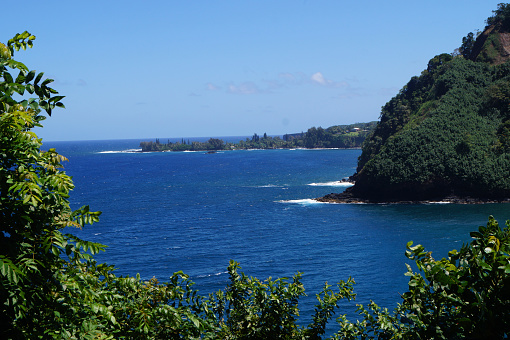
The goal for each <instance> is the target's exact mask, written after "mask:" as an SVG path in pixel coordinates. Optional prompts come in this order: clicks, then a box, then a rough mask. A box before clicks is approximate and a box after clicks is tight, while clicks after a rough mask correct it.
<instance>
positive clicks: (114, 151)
mask: <svg viewBox="0 0 510 340" xmlns="http://www.w3.org/2000/svg"><path fill="white" fill-rule="evenodd" d="M135 152H142V149H127V150H111V151H99V152H98V153H135Z"/></svg>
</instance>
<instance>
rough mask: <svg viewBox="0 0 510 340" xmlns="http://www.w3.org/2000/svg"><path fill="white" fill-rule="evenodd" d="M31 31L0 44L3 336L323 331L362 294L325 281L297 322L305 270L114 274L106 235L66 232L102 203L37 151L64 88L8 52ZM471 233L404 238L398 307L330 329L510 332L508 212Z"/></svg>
mask: <svg viewBox="0 0 510 340" xmlns="http://www.w3.org/2000/svg"><path fill="white" fill-rule="evenodd" d="M34 39H35V37H34V36H32V35H30V34H29V33H27V32H24V33H23V34H18V35H16V36H15V37H14V38H13V39H11V40H9V41H8V43H7V45H4V44H1V43H0V104H1V105H0V219H1V222H2V223H1V224H0V226H1V232H0V338H2V339H51V338H53V339H198V338H203V339H320V338H321V337H322V336H323V335H324V333H325V330H326V326H327V324H328V322H329V321H330V320H331V319H332V317H333V315H334V314H336V313H338V311H339V304H340V302H341V300H342V299H346V300H353V299H355V297H356V296H355V293H354V291H353V286H354V281H353V280H352V279H351V278H348V279H347V280H346V281H340V282H339V283H338V284H336V285H334V286H330V285H328V284H325V285H324V289H323V290H322V291H321V292H320V293H319V294H317V295H316V297H317V304H316V308H315V312H314V314H313V315H312V319H311V320H312V321H311V322H310V324H308V325H300V324H299V316H300V315H299V299H300V297H302V296H304V295H305V290H304V287H303V285H302V283H301V274H300V273H297V274H296V275H295V276H294V277H292V278H280V279H275V280H274V279H267V280H265V281H260V280H258V279H256V278H252V277H248V276H246V275H244V274H243V273H240V272H239V269H240V267H239V264H237V263H236V262H234V261H231V262H230V264H229V266H228V272H229V277H230V283H229V284H228V286H227V287H226V288H225V289H224V290H221V291H218V292H216V293H214V294H211V295H209V296H200V295H199V294H198V292H197V291H196V290H195V289H194V288H193V283H192V282H191V281H190V280H189V279H188V277H187V276H186V275H185V274H183V273H181V272H177V273H175V274H173V275H172V276H171V277H170V279H169V281H168V282H166V283H161V282H158V281H157V280H156V279H152V280H149V281H143V280H141V279H140V277H139V276H137V277H119V276H116V275H115V274H114V267H113V266H110V265H107V264H100V263H97V262H96V261H95V260H94V258H93V255H94V254H95V253H97V252H98V251H102V250H104V246H102V245H100V244H97V243H92V242H88V241H84V240H80V239H78V238H77V237H75V236H73V235H71V234H66V233H65V232H66V228H69V227H78V228H81V227H83V226H84V225H85V224H90V223H93V222H95V221H97V220H98V218H99V214H100V213H99V212H92V211H90V209H89V207H88V206H84V207H82V208H80V209H78V210H76V211H72V210H71V208H70V205H69V200H68V199H69V194H70V191H71V190H72V189H73V183H72V180H71V178H70V177H69V176H68V175H66V173H65V172H64V171H63V169H62V165H61V163H62V162H63V161H65V158H64V157H63V156H60V155H59V154H58V153H57V152H56V151H55V150H53V149H50V150H48V151H41V149H40V148H41V146H42V141H41V139H39V138H38V137H37V135H36V134H35V133H34V132H33V131H32V128H34V127H35V126H41V122H42V120H43V119H44V116H43V115H42V112H43V111H45V112H46V113H47V114H48V115H51V113H52V109H54V108H55V107H63V104H62V103H61V100H62V99H63V97H62V96H59V95H58V93H57V92H56V91H55V90H54V89H52V88H50V87H49V86H48V85H49V84H50V83H51V82H52V80H51V79H44V80H43V77H44V75H43V74H42V73H38V74H37V73H36V72H35V71H30V70H29V69H28V68H27V67H26V66H25V65H24V64H22V63H20V62H17V61H15V60H14V59H12V56H13V54H14V52H15V51H18V50H19V49H20V48H22V49H26V47H32V42H33V40H34ZM13 72H16V73H17V75H15V77H14V76H13V75H12V74H11V73H13ZM27 93H28V94H27ZM30 96H33V98H30V99H25V97H30ZM473 100H475V99H473ZM459 110H461V109H459ZM405 129H406V128H405V127H402V130H405ZM466 143H467V147H471V145H469V140H468V141H467V142H466ZM371 147H375V146H371ZM462 147H464V146H462ZM499 147H500V148H502V149H504V148H505V147H506V146H505V145H504V144H503V143H502V145H501V146H499ZM367 164H368V163H367ZM471 237H472V242H471V243H470V244H466V245H464V246H462V248H461V249H460V250H458V251H457V250H453V251H451V252H450V253H449V254H448V258H443V259H441V260H435V259H434V258H433V257H432V256H431V253H430V252H427V251H425V249H424V247H423V246H421V245H417V246H413V244H412V243H408V244H407V252H406V255H407V257H408V258H409V259H411V260H413V261H414V262H415V265H416V268H417V269H418V272H415V271H414V270H413V269H412V268H411V267H410V266H409V267H408V272H407V274H406V275H407V276H409V290H408V291H407V292H405V293H404V294H403V296H402V298H403V299H402V303H401V304H399V305H398V306H397V307H396V309H395V310H394V311H393V312H389V311H388V310H386V309H381V308H380V307H378V306H377V305H376V304H375V303H370V304H369V305H368V306H358V312H359V314H360V316H359V320H358V321H355V322H351V321H349V320H347V319H346V317H345V316H344V315H339V317H338V319H337V325H336V326H332V327H331V328H335V330H334V331H335V333H334V334H332V335H331V338H332V339H367V338H379V339H503V338H505V337H506V336H508V335H509V334H510V318H509V317H508V313H509V310H510V223H508V222H507V224H506V226H505V227H504V228H500V226H499V225H498V223H497V222H496V221H495V220H494V219H493V218H492V217H491V218H489V222H488V223H487V226H485V227H479V228H478V230H477V231H475V232H472V233H471Z"/></svg>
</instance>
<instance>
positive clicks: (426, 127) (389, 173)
mask: <svg viewBox="0 0 510 340" xmlns="http://www.w3.org/2000/svg"><path fill="white" fill-rule="evenodd" d="M507 32H510V5H506V4H500V5H499V6H498V9H497V10H496V11H494V16H492V17H490V18H489V19H487V27H486V28H485V30H484V32H483V33H481V34H479V35H478V37H477V39H476V40H475V39H474V35H473V34H472V33H470V34H468V36H467V37H464V39H463V40H462V46H461V47H460V48H459V49H457V50H456V51H455V52H454V53H451V54H446V53H445V54H441V55H438V56H435V57H434V58H432V59H431V60H430V61H429V63H428V65H427V69H425V70H424V71H423V72H422V73H421V75H420V76H417V77H412V78H411V80H410V81H409V82H408V83H407V84H406V85H405V86H404V87H403V88H402V89H401V90H400V91H399V93H398V94H397V95H396V96H395V97H393V98H392V99H391V100H390V101H389V102H388V103H387V104H386V105H385V106H384V107H383V108H382V112H381V116H380V121H379V123H378V125H377V127H376V128H375V130H374V132H373V134H372V135H371V136H369V137H368V138H367V140H366V141H365V144H364V146H363V152H362V155H361V157H360V159H359V163H358V168H357V172H356V174H355V175H354V176H353V179H354V180H355V181H356V184H355V186H354V187H352V188H351V190H350V191H349V193H350V194H352V195H354V196H356V197H361V198H366V199H371V200H380V201H381V200H382V201H385V200H422V199H441V198H444V197H447V196H450V195H455V196H460V197H465V196H470V197H476V198H493V199H502V198H507V197H510V109H509V104H510V64H509V63H508V58H509V55H510V53H508V52H507V50H508V49H509V48H510V33H507ZM507 38H509V39H507Z"/></svg>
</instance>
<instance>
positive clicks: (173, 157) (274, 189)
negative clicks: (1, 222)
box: [44, 140, 510, 322]
mask: <svg viewBox="0 0 510 340" xmlns="http://www.w3.org/2000/svg"><path fill="white" fill-rule="evenodd" d="M139 141H140V140H124V141H93V142H91V141H89V142H85V141H84V142H54V143H50V142H49V143H46V144H45V145H44V148H49V147H56V148H57V151H58V152H59V153H61V154H63V155H65V156H67V157H68V158H69V162H68V163H65V164H64V165H65V169H66V172H67V173H68V174H70V175H71V176H73V179H74V183H75V185H76V188H75V190H74V192H73V193H72V195H71V203H72V205H73V207H75V208H77V207H79V206H81V205H84V204H89V205H90V207H91V209H92V210H101V211H102V212H103V215H102V216H101V221H100V222H99V223H97V224H94V225H92V226H87V227H86V228H85V229H83V230H81V231H80V230H75V231H73V232H75V233H76V234H77V235H79V236H80V237H81V238H83V239H86V240H91V241H95V242H99V243H103V244H106V245H108V246H109V248H108V249H107V251H106V252H105V253H102V254H100V255H99V256H97V258H98V260H100V261H105V262H108V263H109V264H115V265H116V267H117V268H118V269H117V274H118V275H135V274H136V273H140V275H141V276H142V277H143V278H146V279H148V278H151V277H153V276H156V277H157V278H159V279H161V280H163V281H164V280H166V279H168V277H169V276H170V275H171V274H172V273H173V272H176V271H179V270H182V271H184V272H185V273H186V274H188V275H190V276H191V278H192V280H193V281H194V282H196V286H195V288H197V289H199V290H200V292H201V293H203V294H206V293H209V292H212V291H215V290H219V289H222V288H224V287H225V285H226V284H227V283H228V276H227V274H226V268H227V265H228V262H229V260H230V259H234V260H236V261H238V262H240V264H241V266H242V271H243V272H245V273H246V274H247V275H250V276H255V277H257V278H259V279H265V278H267V277H269V276H272V277H273V278H275V277H291V276H292V275H293V274H295V273H296V272H298V271H300V272H303V273H304V274H303V282H304V284H305V288H306V291H307V292H308V294H309V297H307V298H305V299H303V300H302V302H301V303H300V305H301V307H302V315H303V316H304V318H303V319H304V320H305V321H306V320H308V319H307V317H308V316H309V315H311V314H312V310H313V304H314V303H315V297H314V296H315V294H316V293H318V292H319V291H320V289H321V288H322V285H323V284H324V282H325V281H328V282H329V283H335V282H338V281H339V280H345V279H347V278H348V277H349V276H352V277H353V278H354V280H355V281H356V282H357V284H356V286H355V292H357V293H358V297H357V300H356V302H357V303H363V304H366V303H367V302H368V301H369V300H370V299H372V300H374V301H375V302H376V303H378V304H379V305H380V306H383V307H388V308H389V309H392V308H394V307H395V305H396V303H397V302H399V293H403V292H404V291H405V290H406V287H407V279H406V277H405V276H404V272H405V271H406V269H405V262H406V257H405V255H404V252H405V245H406V243H407V242H408V241H410V240H413V241H414V242H415V244H417V243H421V244H423V245H425V247H426V248H427V249H428V250H432V251H433V256H434V257H435V258H442V257H445V256H447V252H448V251H449V250H451V249H459V248H460V247H461V245H462V243H463V242H469V240H470V238H469V232H470V231H472V230H475V229H476V228H477V227H478V226H479V225H483V224H485V223H486V222H487V218H488V216H489V215H494V216H495V217H496V218H497V219H498V220H499V221H500V223H503V222H504V221H505V220H506V219H508V218H509V217H510V214H509V211H508V209H509V207H510V206H508V205H505V204H486V205H454V204H430V205H395V204H393V205H383V204H380V205H372V204H352V205H347V204H317V203H313V201H311V200H310V199H312V198H315V197H319V196H322V195H324V194H328V193H330V192H339V191H342V190H344V187H341V186H332V184H334V183H331V182H335V181H338V180H340V179H342V178H344V177H347V176H349V175H351V174H353V173H354V171H355V168H356V162H357V157H358V156H359V155H360V151H359V150H252V151H228V152H218V153H216V154H205V153H203V152H174V153H126V152H118V151H123V150H127V149H136V148H137V147H138V143H139ZM107 151H110V152H107ZM310 184H319V185H310ZM353 311H354V308H351V307H349V309H341V311H340V313H342V314H343V313H347V314H348V315H353ZM305 321H304V322H305Z"/></svg>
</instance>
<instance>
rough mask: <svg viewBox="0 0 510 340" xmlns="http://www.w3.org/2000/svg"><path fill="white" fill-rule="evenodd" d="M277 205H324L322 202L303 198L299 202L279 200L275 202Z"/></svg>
mask: <svg viewBox="0 0 510 340" xmlns="http://www.w3.org/2000/svg"><path fill="white" fill-rule="evenodd" d="M277 202H278V203H291V204H301V205H312V204H324V202H319V201H317V200H315V199H313V198H304V199H299V200H281V201H277Z"/></svg>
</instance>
